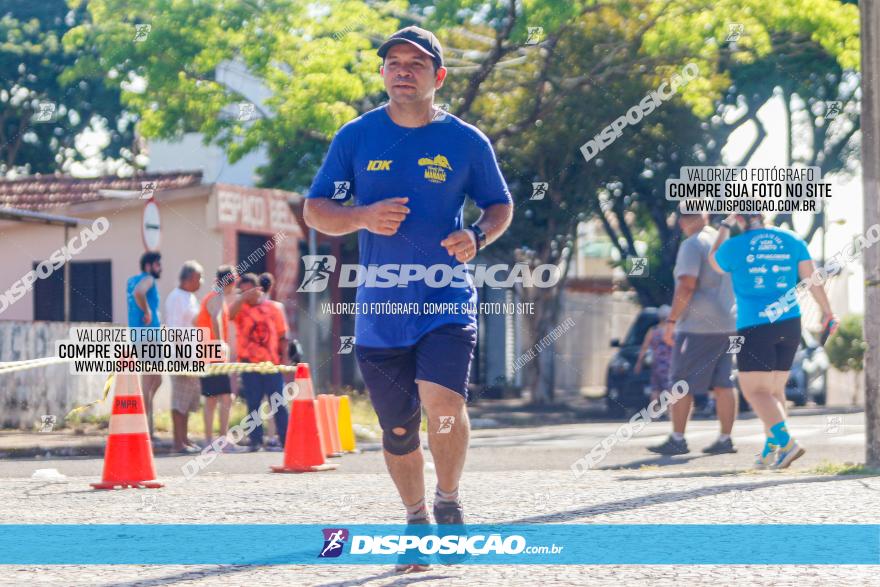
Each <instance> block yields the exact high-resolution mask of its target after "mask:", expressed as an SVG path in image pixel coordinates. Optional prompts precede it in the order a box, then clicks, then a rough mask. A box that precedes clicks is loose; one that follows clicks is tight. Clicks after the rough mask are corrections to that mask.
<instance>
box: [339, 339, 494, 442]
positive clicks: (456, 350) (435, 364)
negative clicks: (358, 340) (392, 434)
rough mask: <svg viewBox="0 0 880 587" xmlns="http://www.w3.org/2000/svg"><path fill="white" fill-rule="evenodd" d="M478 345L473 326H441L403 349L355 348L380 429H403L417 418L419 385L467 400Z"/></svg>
mask: <svg viewBox="0 0 880 587" xmlns="http://www.w3.org/2000/svg"><path fill="white" fill-rule="evenodd" d="M476 344H477V331H476V327H475V326H474V325H472V324H444V325H443V326H440V327H438V328H435V329H434V330H432V331H430V332H428V333H427V334H425V335H424V336H422V338H420V339H419V340H418V342H416V344H414V345H412V346H407V347H400V348H377V347H364V346H360V345H358V344H355V356H356V357H357V362H358V366H359V367H360V370H361V375H362V376H363V378H364V383H365V384H366V385H367V391H369V393H370V401H371V402H372V403H373V408H374V409H375V410H376V415H377V416H378V417H379V425H380V426H381V427H382V429H383V430H391V429H392V428H395V427H399V426H403V425H404V424H406V423H407V422H409V421H410V420H412V418H413V417H414V416H416V415H417V414H418V415H419V417H421V407H422V405H421V401H420V400H419V386H418V383H417V382H418V381H429V382H431V383H436V384H437V385H442V386H443V387H446V388H448V389H451V390H452V391H454V392H455V393H457V394H459V395H461V396H462V397H463V398H464V399H465V400H467V386H468V377H469V375H470V369H471V360H472V359H473V356H474V347H476Z"/></svg>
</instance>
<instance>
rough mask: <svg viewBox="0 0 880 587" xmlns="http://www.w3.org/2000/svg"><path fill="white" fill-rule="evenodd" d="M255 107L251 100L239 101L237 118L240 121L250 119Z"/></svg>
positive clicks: (252, 116)
mask: <svg viewBox="0 0 880 587" xmlns="http://www.w3.org/2000/svg"><path fill="white" fill-rule="evenodd" d="M256 108H257V107H256V106H255V105H254V104H253V103H251V102H240V103H239V104H238V119H239V120H240V121H242V122H247V121H248V120H252V119H253V118H254V113H255V112H256Z"/></svg>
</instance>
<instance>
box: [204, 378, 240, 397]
mask: <svg viewBox="0 0 880 587" xmlns="http://www.w3.org/2000/svg"><path fill="white" fill-rule="evenodd" d="M199 381H200V382H201V385H202V395H203V396H205V397H214V396H217V395H223V394H224V393H232V383H231V382H230V381H229V375H207V376H205V377H200V378H199Z"/></svg>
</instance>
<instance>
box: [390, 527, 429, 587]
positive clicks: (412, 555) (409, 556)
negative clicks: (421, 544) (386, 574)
mask: <svg viewBox="0 0 880 587" xmlns="http://www.w3.org/2000/svg"><path fill="white" fill-rule="evenodd" d="M427 515H428V514H427V512H426V513H425V516H426V517H425V518H424V519H417V520H413V521H411V522H407V524H406V529H405V530H404V533H405V534H406V535H409V536H425V535H427V534H430V533H431V521H430V520H429V519H428V518H427ZM430 569H431V555H429V554H422V553H420V552H409V553H404V554H401V555H399V556H398V557H397V564H396V565H394V572H395V573H401V574H403V575H408V574H410V573H424V572H425V571H428V570H430Z"/></svg>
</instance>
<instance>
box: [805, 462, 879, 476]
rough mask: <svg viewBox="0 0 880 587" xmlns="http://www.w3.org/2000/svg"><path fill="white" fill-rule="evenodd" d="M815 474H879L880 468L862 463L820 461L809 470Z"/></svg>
mask: <svg viewBox="0 0 880 587" xmlns="http://www.w3.org/2000/svg"><path fill="white" fill-rule="evenodd" d="M810 473H813V474H815V475H880V469H872V468H870V467H866V466H865V465H864V464H863V463H832V462H831V461H822V463H821V464H819V465H817V466H816V467H814V468H813V469H811V470H810Z"/></svg>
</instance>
